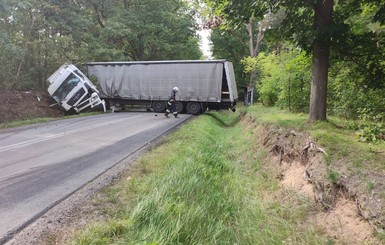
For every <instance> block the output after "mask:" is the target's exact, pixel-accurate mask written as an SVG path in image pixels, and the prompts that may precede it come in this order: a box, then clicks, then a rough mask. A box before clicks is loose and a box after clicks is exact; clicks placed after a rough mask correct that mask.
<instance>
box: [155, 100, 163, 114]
mask: <svg viewBox="0 0 385 245" xmlns="http://www.w3.org/2000/svg"><path fill="white" fill-rule="evenodd" d="M152 109H153V110H154V111H155V112H157V113H161V112H164V111H165V110H166V103H165V102H164V101H160V100H157V101H154V102H152Z"/></svg>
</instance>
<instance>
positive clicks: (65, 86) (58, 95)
mask: <svg viewBox="0 0 385 245" xmlns="http://www.w3.org/2000/svg"><path fill="white" fill-rule="evenodd" d="M79 82H80V78H79V77H77V76H76V75H75V74H73V73H71V75H69V76H68V77H67V78H66V80H64V82H63V83H62V84H61V85H60V86H59V88H58V89H57V90H56V92H55V93H54V94H53V97H54V98H55V100H56V101H62V100H64V99H65V98H66V97H67V95H68V94H69V93H70V92H71V90H72V89H73V88H74V87H76V85H77V84H78V83H79Z"/></svg>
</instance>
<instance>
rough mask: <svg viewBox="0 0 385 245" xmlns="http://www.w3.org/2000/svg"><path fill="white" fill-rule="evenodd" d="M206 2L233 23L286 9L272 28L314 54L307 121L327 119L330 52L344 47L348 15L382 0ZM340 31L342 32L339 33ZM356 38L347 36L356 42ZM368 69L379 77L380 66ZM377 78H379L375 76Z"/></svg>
mask: <svg viewBox="0 0 385 245" xmlns="http://www.w3.org/2000/svg"><path fill="white" fill-rule="evenodd" d="M207 2H208V3H209V4H211V6H214V7H215V8H216V9H217V10H219V11H220V12H221V13H223V14H222V16H225V18H226V19H227V20H228V21H232V22H235V23H239V22H243V23H247V21H248V19H249V18H250V17H252V16H254V17H255V16H259V17H261V16H263V15H264V14H266V13H267V10H268V9H270V10H271V11H273V12H276V11H278V10H280V9H283V10H284V11H285V14H286V18H285V21H284V22H283V24H282V25H281V26H280V27H279V28H276V29H275V31H280V32H281V33H282V37H285V38H287V39H290V40H292V41H294V43H296V44H298V45H299V46H300V47H302V48H304V49H305V50H307V51H309V52H312V54H313V66H312V73H313V75H312V86H311V87H312V88H311V99H310V111H309V121H310V122H313V121H317V120H326V101H327V84H328V69H329V60H330V59H329V58H330V54H331V53H330V52H331V49H333V50H334V51H336V53H338V49H341V48H342V47H343V45H338V44H342V43H345V42H344V41H343V40H346V36H343V35H341V33H349V31H348V29H347V28H348V26H346V23H345V21H346V20H347V18H348V17H349V15H352V14H355V13H357V12H360V11H362V6H363V4H365V3H367V4H369V3H370V4H373V5H376V6H379V5H383V4H384V1H382V0H366V1H364V2H358V1H353V0H352V1H343V2H340V1H339V2H334V1H333V0H312V1H294V0H285V1H283V0H282V1H281V0H278V1H269V2H266V1H253V0H246V1H239V0H227V1H219V0H207ZM383 9H384V8H383V7H380V8H379V9H378V10H377V12H375V13H374V15H375V16H376V17H377V18H379V19H380V17H379V16H380V15H379V14H378V13H380V12H381V11H383ZM333 11H336V12H333ZM336 13H337V14H336ZM333 15H337V16H338V17H339V18H337V19H335V20H333V19H332V16H333ZM341 30H343V31H342V32H341ZM344 38H345V39H344ZM331 40H332V41H331ZM357 40H358V39H349V41H352V43H355V44H356V43H357ZM371 43H372V42H371ZM335 44H337V46H335ZM349 46H350V45H349ZM340 54H341V53H340ZM367 65H369V68H371V66H375V65H374V64H373V63H372V64H371V65H370V62H368V63H367ZM376 67H377V66H376ZM371 70H373V72H372V74H373V73H374V74H377V76H381V75H380V69H378V68H371ZM376 80H378V77H377V78H376Z"/></svg>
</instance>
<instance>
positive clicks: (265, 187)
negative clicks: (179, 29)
mask: <svg viewBox="0 0 385 245" xmlns="http://www.w3.org/2000/svg"><path fill="white" fill-rule="evenodd" d="M239 116H240V114H237V113H236V114H233V113H231V114H230V113H218V112H213V113H209V114H204V115H202V116H200V117H199V118H198V119H196V120H193V121H192V122H190V123H189V124H187V125H184V126H183V127H182V128H181V129H180V130H179V131H177V132H175V133H173V134H172V135H171V136H170V137H169V138H168V139H167V140H166V142H165V143H164V144H163V145H162V146H160V147H158V148H156V149H154V150H153V151H152V152H150V153H149V154H147V155H146V156H144V157H143V158H142V159H141V160H140V162H139V163H137V164H136V165H135V169H134V170H133V171H132V176H131V178H129V180H126V181H124V183H121V185H120V187H114V188H118V189H119V188H120V189H121V190H120V191H117V192H115V193H116V195H121V197H120V198H121V199H122V200H124V201H121V202H120V203H121V206H119V209H122V210H124V212H120V211H117V212H116V213H117V215H113V216H112V217H111V219H110V220H109V221H107V222H103V223H99V224H94V225H91V226H90V227H88V228H87V229H86V230H85V231H82V232H81V233H80V234H78V235H77V236H76V237H75V238H74V239H73V240H72V241H71V242H70V243H71V244H282V243H283V242H285V241H287V242H288V243H290V242H299V243H302V244H322V243H321V241H322V239H320V238H319V237H317V236H316V235H315V232H314V231H313V230H312V229H307V228H306V229H302V228H298V224H299V223H301V222H302V221H303V220H304V219H305V216H306V215H305V213H306V212H305V210H308V208H309V206H308V202H306V201H304V202H300V203H296V204H297V205H295V206H293V205H291V204H292V203H291V204H288V205H287V206H282V205H280V204H279V202H278V201H274V198H270V197H269V195H268V194H267V193H274V192H275V191H277V190H278V189H279V184H278V182H277V180H276V179H274V178H269V177H268V175H267V174H266V173H265V172H264V170H263V169H262V168H261V164H262V161H263V158H264V157H265V152H264V151H263V150H261V149H260V148H258V147H257V145H254V144H251V143H250V142H251V141H250V140H251V139H252V137H254V135H253V134H252V133H251V132H249V131H245V130H244V129H243V128H242V127H240V126H237V124H236V122H237V121H239ZM231 125H233V126H231ZM133 193H135V194H134V195H133ZM125 196H126V197H125ZM266 197H268V198H266ZM115 208H116V207H115Z"/></svg>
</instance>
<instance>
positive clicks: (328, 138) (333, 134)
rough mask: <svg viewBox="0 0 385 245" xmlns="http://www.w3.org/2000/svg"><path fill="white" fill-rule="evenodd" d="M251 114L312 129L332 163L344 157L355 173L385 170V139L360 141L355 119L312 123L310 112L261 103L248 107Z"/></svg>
mask: <svg viewBox="0 0 385 245" xmlns="http://www.w3.org/2000/svg"><path fill="white" fill-rule="evenodd" d="M247 113H248V114H249V115H252V116H253V117H254V118H255V119H256V121H257V122H258V123H261V124H266V125H275V126H281V127H288V128H292V129H294V130H298V131H307V132H309V133H310V135H311V136H312V137H313V139H314V140H315V141H316V142H317V144H318V145H320V146H321V147H323V148H325V149H326V152H327V154H328V155H327V158H328V159H327V160H328V162H329V163H330V164H331V163H336V162H339V161H341V160H343V162H344V164H346V166H345V167H346V168H347V169H348V170H349V171H350V173H351V174H357V173H360V172H362V171H385V142H381V141H380V142H375V143H367V142H359V141H358V140H357V134H356V132H355V130H353V129H352V128H351V125H352V124H355V122H353V121H347V120H342V119H340V118H336V117H329V119H328V121H327V122H318V123H314V124H312V125H309V124H308V123H307V119H308V118H307V115H306V114H303V113H299V114H295V113H288V112H286V111H283V110H280V109H279V108H272V107H264V106H261V105H255V106H252V107H250V108H248V109H247Z"/></svg>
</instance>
